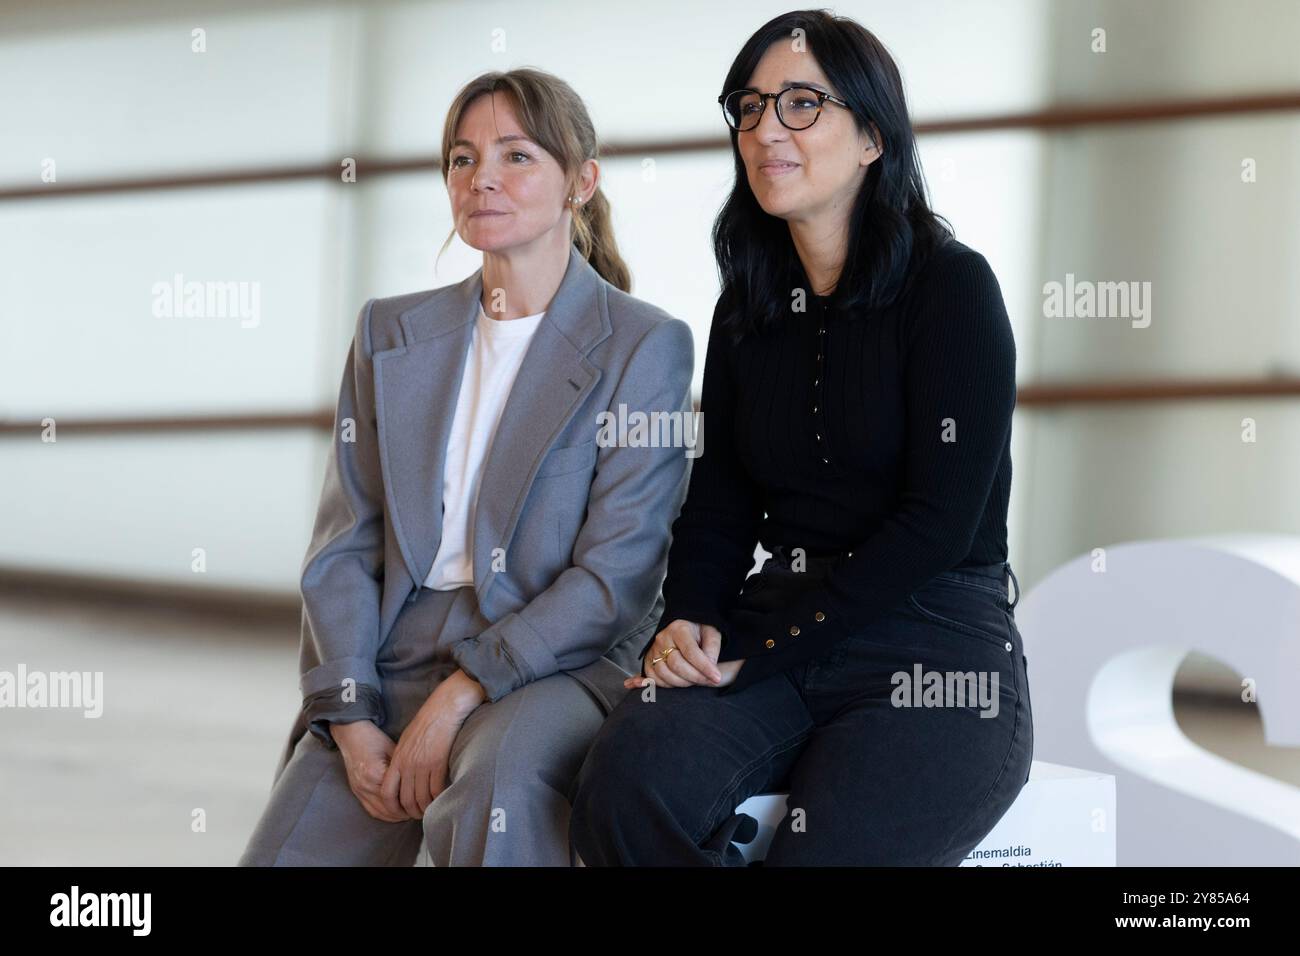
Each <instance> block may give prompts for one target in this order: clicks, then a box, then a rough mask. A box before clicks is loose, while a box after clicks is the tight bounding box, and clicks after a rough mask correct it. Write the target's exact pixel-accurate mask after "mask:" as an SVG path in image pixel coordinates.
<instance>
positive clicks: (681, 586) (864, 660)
mask: <svg viewBox="0 0 1300 956" xmlns="http://www.w3.org/2000/svg"><path fill="white" fill-rule="evenodd" d="M719 102H720V103H721V105H722V112H723V116H724V118H725V119H726V121H727V123H728V124H729V126H730V128H731V142H732V149H733V154H734V159H735V168H736V179H735V185H734V188H733V190H732V192H731V195H730V196H729V197H728V199H727V201H726V203H725V205H724V206H723V208H722V210H721V212H720V213H719V215H718V218H717V222H716V224H715V226H714V245H715V251H716V255H717V260H718V265H719V268H720V272H721V275H722V292H721V295H720V297H719V299H718V302H717V308H716V310H715V313H714V317H713V325H712V329H711V332H710V335H709V342H708V348H707V353H706V357H705V369H704V391H703V396H702V404H701V412H702V427H703V429H704V439H705V440H704V442H703V449H704V452H703V454H702V455H701V457H700V458H699V459H698V460H697V461H696V462H695V464H694V466H693V470H692V475H691V480H690V487H689V492H688V495H687V500H686V502H685V504H684V506H683V508H682V512H681V515H680V516H679V517H678V519H677V520H676V522H675V523H674V525H673V542H672V548H671V551H670V553H669V561H668V571H667V579H666V580H665V583H664V595H665V599H666V606H665V610H664V613H663V615H662V617H661V618H660V621H659V629H658V631H657V633H656V634H655V636H654V638H653V639H652V640H651V641H650V642H649V644H648V645H647V648H646V652H645V653H644V656H643V670H642V675H641V676H640V677H638V678H632V679H630V680H629V682H628V686H629V687H630V688H637V691H636V692H634V693H630V694H628V695H627V697H625V698H624V699H623V700H622V701H621V702H620V704H619V705H618V707H617V708H615V710H614V712H613V714H612V715H611V716H610V718H609V719H608V720H607V721H606V722H605V725H604V726H603V727H602V729H601V732H600V733H599V734H598V735H597V738H596V740H595V742H594V744H593V746H592V749H591V752H590V753H589V754H588V756H587V759H586V761H585V763H584V765H583V768H582V770H581V772H580V774H579V779H578V790H577V794H576V797H575V802H574V808H573V815H572V819H571V826H570V828H571V832H572V834H573V838H574V844H575V847H576V849H577V851H578V853H579V855H580V856H581V858H582V859H583V861H584V862H585V863H586V864H588V865H612V864H666V865H674V864H686V865H689V864H700V865H738V864H741V863H743V858H742V856H741V854H740V852H739V851H738V849H737V848H736V847H735V845H734V843H733V841H735V842H742V843H743V842H747V841H748V840H749V839H750V838H752V837H753V835H754V833H755V827H754V821H753V820H752V819H751V818H749V817H747V816H745V815H743V814H737V813H736V812H735V811H736V807H737V806H738V805H739V804H740V803H741V802H743V801H744V800H745V799H747V798H748V797H750V796H751V795H753V794H756V793H760V792H768V791H788V793H789V796H788V800H787V810H786V815H785V818H784V819H783V820H782V821H781V823H780V825H779V826H778V827H777V831H776V833H775V836H774V837H773V839H772V842H771V846H770V849H769V850H768V853H767V856H766V859H765V863H766V864H767V865H806V864H851V865H869V864H880V865H945V866H951V865H956V864H958V863H960V862H961V861H962V859H963V858H964V857H965V856H966V854H967V853H968V852H969V851H970V850H971V849H972V848H974V847H975V846H976V845H977V844H978V843H979V842H980V840H981V839H983V837H984V836H985V835H986V834H987V833H988V832H989V830H990V829H992V827H993V825H994V824H995V823H997V821H998V819H999V818H1000V817H1002V815H1003V814H1004V813H1005V811H1006V810H1007V808H1008V807H1009V806H1010V805H1011V803H1012V801H1013V800H1014V799H1015V798H1016V796H1017V794H1018V793H1019V791H1020V789H1021V787H1022V786H1023V784H1024V783H1025V781H1026V780H1027V779H1028V775H1029V768H1030V759H1031V755H1032V750H1033V729H1032V722H1031V713H1030V699H1029V687H1028V682H1027V676H1026V669H1027V664H1028V662H1027V659H1026V658H1025V656H1024V649H1023V645H1022V643H1021V638H1020V634H1019V632H1018V630H1017V628H1016V624H1015V621H1014V617H1013V609H1014V606H1015V604H1014V602H1010V601H1009V600H1008V597H1009V582H1008V575H1010V577H1011V581H1014V575H1013V574H1011V566H1010V563H1009V562H1008V560H1007V532H1006V515H1007V503H1008V498H1009V493H1010V486H1011V456H1010V443H1011V417H1012V409H1013V407H1014V404H1015V357H1016V353H1015V343H1014V340H1013V338H1012V330H1011V326H1010V322H1009V320H1008V317H1007V312H1006V308H1005V306H1004V303H1003V300H1002V295H1001V291H1000V289H999V286H998V282H997V280H996V278H995V277H994V275H993V272H992V270H991V269H990V268H989V265H988V263H987V262H986V260H985V259H984V257H983V256H981V255H980V254H979V253H978V252H975V251H974V250H972V249H970V248H968V247H967V246H965V245H963V244H962V243H960V242H958V241H957V240H956V239H955V238H953V236H952V233H951V230H950V229H949V228H948V227H947V226H946V225H945V224H944V223H942V222H941V220H940V219H939V217H938V216H936V215H935V214H934V213H933V212H932V211H931V210H930V208H929V206H928V203H927V200H926V198H925V187H924V183H923V179H922V176H921V171H920V166H919V161H918V159H917V155H916V147H915V143H914V138H913V133H912V127H911V121H910V119H909V117H908V113H907V107H906V103H905V99H904V94H903V88H902V82H901V79H900V77H899V73H898V69H897V67H896V66H895V64H894V62H893V60H892V59H891V58H890V55H889V54H888V52H887V51H886V50H885V48H884V47H883V46H882V45H881V44H880V43H879V42H878V41H877V39H876V38H875V37H874V36H873V35H872V34H871V33H869V32H868V31H867V30H865V29H864V28H863V27H861V26H860V25H859V24H857V23H855V22H854V21H852V20H849V19H844V18H839V17H834V16H831V15H829V14H827V13H825V12H821V11H798V12H793V13H788V14H785V15H783V16H780V17H777V18H775V19H773V20H772V21H770V22H769V23H767V24H765V25H764V26H762V27H761V28H760V29H759V30H758V32H757V33H755V34H754V35H753V36H752V37H751V38H750V39H749V40H748V41H747V42H746V44H745V45H744V47H743V48H742V49H741V51H740V53H739V55H738V56H737V57H736V59H735V62H734V63H733V64H732V66H731V70H730V72H729V73H728V75H727V78H726V81H725V83H724V87H723V93H722V95H721V96H720V97H719ZM758 544H761V545H762V547H763V548H764V549H765V550H766V551H768V552H770V553H771V557H770V558H768V559H767V560H766V561H765V563H764V564H763V565H762V568H761V571H760V572H759V573H757V574H753V575H750V576H748V577H747V576H746V575H747V572H748V571H749V570H750V568H751V565H752V564H753V562H754V554H755V546H756V545H758ZM1016 600H1017V601H1018V600H1019V589H1018V587H1017V597H1016Z"/></svg>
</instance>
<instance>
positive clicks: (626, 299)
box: [240, 69, 693, 866]
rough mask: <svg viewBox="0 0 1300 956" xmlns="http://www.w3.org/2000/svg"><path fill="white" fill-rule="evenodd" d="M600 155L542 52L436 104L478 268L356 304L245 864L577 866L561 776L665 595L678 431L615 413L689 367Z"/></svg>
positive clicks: (680, 401) (677, 382) (673, 412)
mask: <svg viewBox="0 0 1300 956" xmlns="http://www.w3.org/2000/svg"><path fill="white" fill-rule="evenodd" d="M596 155H597V143H596V137H595V134H594V131H593V129H592V124H591V120H590V118H589V116H588V114H587V111H586V108H585V107H584V105H583V104H582V101H581V100H580V99H579V98H578V96H577V94H576V93H574V91H573V90H572V89H571V88H570V87H569V86H568V85H567V84H566V83H564V82H563V81H562V80H559V79H558V78H556V77H554V76H551V75H549V74H546V73H543V72H541V71H537V70H531V69H521V70H512V71H510V72H508V73H488V74H485V75H483V76H480V77H478V78H476V79H475V80H473V81H471V82H470V83H469V84H468V85H467V86H466V87H465V88H464V89H462V90H461V91H460V93H459V94H458V95H457V96H456V98H455V100H454V101H453V103H452V106H451V109H450V111H449V113H448V116H447V119H446V123H445V125H444V129H443V141H442V170H443V177H444V179H445V181H446V184H447V189H448V194H449V196H450V200H451V207H452V213H453V218H454V221H455V231H456V233H457V234H459V235H460V237H461V239H463V240H464V241H465V242H466V243H467V244H469V245H470V246H472V247H474V248H476V249H479V250H481V251H482V253H483V266H482V268H481V269H479V270H478V271H477V272H475V273H474V274H473V275H472V276H470V277H469V278H467V279H465V280H464V281H463V282H460V283H458V284H456V285H451V286H446V287H444V288H440V289H435V290H433V291H432V292H421V293H414V294H410V295H403V296H395V297H392V298H383V299H372V300H371V301H369V302H368V303H366V305H365V307H364V308H362V310H361V313H360V316H359V317H358V321H357V327H356V333H355V337H354V339H353V342H352V347H351V349H350V351H349V353H348V356H347V361H346V365H345V368H344V374H343V383H342V389H341V391H340V394H339V402H338V411H337V419H336V422H335V432H334V438H333V444H332V449H331V454H330V457H329V461H328V464H327V468H326V474H325V483H324V490H323V492H322V495H321V501H320V507H319V511H318V514H317V517H316V523H315V528H314V531H313V535H312V541H311V545H310V547H309V549H308V552H307V555H306V558H305V560H304V563H303V567H302V582H301V591H302V598H303V620H302V645H301V660H300V671H301V681H300V688H301V690H302V694H303V706H302V710H301V712H300V713H299V715H298V720H297V723H296V725H295V726H294V729H293V731H292V733H291V735H290V738H289V741H288V746H287V747H286V749H285V751H284V753H283V755H282V757H281V760H280V765H279V767H278V768H277V771H276V777H275V783H274V787H273V789H272V793H271V798H270V802H269V804H268V806H267V807H266V810H265V811H264V813H263V815H262V818H261V820H260V821H259V823H258V825H257V827H256V829H255V831H254V833H253V834H252V837H251V839H250V840H249V843H248V847H247V849H246V850H245V852H244V855H243V857H242V858H241V860H240V863H241V864H242V865H273V864H280V865H284V864H288V865H312V864H353V865H376V864H391V865H409V864H411V863H412V862H415V861H416V860H417V856H418V857H419V862H431V863H433V864H434V865H439V866H447V865H480V864H510V865H536V864H541V865H568V864H569V863H571V862H572V856H571V853H570V845H569V840H568V816H569V799H570V796H571V787H572V784H573V780H574V777H575V775H576V773H577V770H578V768H579V766H580V765H581V763H582V760H583V757H584V755H585V753H586V750H587V747H588V745H589V743H590V741H591V739H592V737H593V736H594V735H595V733H596V731H597V730H598V729H599V727H600V725H601V723H602V721H603V720H604V718H605V716H606V715H607V714H608V713H609V712H610V711H611V710H612V709H613V707H614V705H615V704H617V702H618V700H619V699H620V698H621V697H622V696H623V695H624V693H626V689H625V688H624V686H623V681H624V679H625V678H626V677H627V676H628V675H629V674H631V673H634V672H636V670H637V669H638V663H637V658H638V654H639V651H640V648H641V645H642V644H644V643H645V641H646V640H648V639H649V638H650V637H651V636H653V634H654V632H655V626H656V622H657V621H658V619H659V615H660V614H661V613H662V612H663V599H662V597H661V596H660V583H661V581H662V579H663V573H664V568H665V563H666V559H667V550H668V540H669V529H670V526H671V523H672V521H673V519H674V518H675V517H676V515H677V512H678V509H679V508H680V506H681V503H682V500H683V498H684V496H685V491H686V482H687V478H688V465H687V461H688V459H687V454H686V452H685V450H684V449H683V448H682V447H680V445H681V441H680V440H678V441H677V442H676V445H677V446H678V447H674V442H673V441H659V440H657V439H658V437H659V436H657V435H652V436H650V439H652V440H643V439H645V437H646V436H644V434H643V435H641V436H639V439H641V440H638V436H636V435H635V434H634V435H633V436H632V439H633V440H627V439H628V436H627V435H625V434H622V433H613V434H611V430H610V428H609V425H610V423H611V422H613V421H617V422H620V423H623V422H627V421H630V420H635V417H636V416H637V414H638V413H640V414H643V415H646V416H654V417H653V418H652V419H651V420H652V421H657V422H673V421H675V420H677V419H683V418H686V417H687V416H689V415H690V413H691V411H690V409H691V406H690V380H691V372H692V365H693V347H692V339H691V334H690V330H689V328H688V327H687V326H686V324H685V323H683V322H681V321H679V320H677V319H674V318H672V317H671V316H669V315H667V314H666V313H665V312H663V311H662V310H660V309H657V308H655V307H654V306H652V305H649V304H647V303H644V302H641V301H639V300H637V299H634V298H632V297H631V296H630V295H628V294H627V292H628V289H629V287H630V280H629V274H628V270H627V267H626V266H625V265H624V263H623V261H622V259H621V258H620V257H619V254H618V251H617V248H616V246H615V243H614V237H613V235H612V231H611V227H610V217H609V206H608V203H607V202H606V199H605V197H604V195H603V194H602V192H601V190H600V188H599V185H598V179H599V167H598V163H597V160H596ZM450 238H451V237H450V236H449V237H448V241H450ZM444 248H445V246H444ZM656 413H657V414H656ZM691 433H692V432H689V431H687V430H686V428H685V427H683V428H682V430H681V431H680V432H674V433H673V435H674V436H676V437H678V438H679V439H680V436H682V435H689V434H691Z"/></svg>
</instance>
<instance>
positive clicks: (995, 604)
mask: <svg viewBox="0 0 1300 956" xmlns="http://www.w3.org/2000/svg"><path fill="white" fill-rule="evenodd" d="M1005 603H1006V597H1005V595H1000V593H999V592H998V590H997V589H996V588H993V587H985V586H983V585H978V584H970V583H968V582H966V581H958V580H956V579H953V578H947V577H944V576H943V575H940V576H938V577H936V578H933V579H931V580H930V581H929V582H927V583H926V584H925V585H923V586H922V587H920V588H918V589H917V590H915V591H913V592H912V594H911V595H909V596H908V599H907V604H908V606H910V607H911V608H912V610H913V611H915V612H916V613H917V614H919V615H921V616H922V617H923V618H925V619H926V620H927V621H929V622H930V623H932V624H935V625H937V626H939V627H942V628H946V629H947V630H950V631H955V632H957V633H960V634H964V635H967V636H969V637H975V638H979V639H980V640H982V641H986V642H988V643H990V644H993V645H996V646H997V647H999V648H1001V649H1003V650H1011V649H1012V647H1013V646H1014V644H1013V640H1012V630H1011V623H1010V621H1009V619H1008V616H1007V612H1006V611H1005V610H1003V605H1004V604H1005Z"/></svg>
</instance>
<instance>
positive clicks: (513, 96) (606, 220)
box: [439, 67, 632, 292]
mask: <svg viewBox="0 0 1300 956" xmlns="http://www.w3.org/2000/svg"><path fill="white" fill-rule="evenodd" d="M492 93H503V94H505V96H506V97H507V98H509V100H510V101H511V104H512V105H513V106H514V108H515V112H516V113H517V114H518V116H519V125H520V126H522V127H523V130H524V132H525V133H527V134H528V138H529V139H531V140H532V141H533V142H535V143H536V144H537V145H538V146H540V147H542V149H544V150H546V151H547V152H548V153H550V154H551V155H552V156H554V157H555V159H556V161H557V162H558V163H559V164H560V168H561V169H563V170H564V174H565V180H566V182H565V193H564V195H565V196H571V195H572V194H573V193H574V191H575V190H576V188H577V182H578V174H579V170H580V167H581V166H582V164H583V162H585V161H586V160H588V159H597V158H598V157H599V155H600V142H599V140H598V139H597V137H596V129H595V127H594V126H593V125H592V123H591V116H590V114H588V112H587V106H586V104H585V103H583V102H582V97H580V96H578V94H577V93H576V92H575V91H574V89H573V87H571V86H570V85H569V84H568V83H566V82H564V80H562V79H560V78H559V77H558V76H555V75H554V74H552V73H547V72H546V71H545V70H538V69H535V68H533V67H520V68H518V69H515V70H509V71H506V72H501V71H499V70H494V71H492V72H490V73H484V74H482V75H480V76H476V77H474V79H472V80H470V81H469V82H468V83H466V84H465V85H464V86H463V87H461V89H460V91H459V92H458V93H457V94H456V97H455V99H453V100H452V103H451V107H450V108H449V109H448V110H447V118H446V119H445V120H444V121H443V126H442V178H443V181H444V182H445V181H446V179H447V171H448V169H449V168H450V166H451V144H452V141H453V140H454V139H455V138H456V129H457V127H459V126H460V120H461V117H462V116H464V115H465V111H466V110H468V109H469V108H470V106H471V105H472V104H473V103H474V101H475V100H477V99H478V98H479V97H480V96H488V95H490V94H492ZM455 235H456V230H455V229H453V230H452V231H451V232H450V233H449V234H448V235H447V240H446V242H444V243H443V244H442V249H443V250H446V248H447V246H448V245H449V244H450V243H451V240H452V239H453V238H454V237H455ZM572 236H573V244H574V245H575V246H577V247H578V251H579V252H580V253H582V256H583V258H584V259H586V260H587V261H588V262H590V263H591V265H592V267H593V268H594V269H595V270H596V272H597V273H599V274H600V277H601V278H602V279H604V280H605V281H606V282H608V283H609V284H610V285H612V286H614V287H615V288H618V289H621V290H622V291H624V292H630V291H631V289H632V272H631V270H630V269H628V267H627V263H626V262H624V261H623V257H622V256H621V255H620V254H619V251H618V243H616V242H615V241H614V224H613V222H612V221H611V219H610V207H609V200H608V199H607V198H605V192H604V190H602V189H601V188H600V187H599V186H597V187H596V191H595V192H594V193H592V194H591V199H589V200H587V202H585V203H583V204H582V205H581V206H579V207H578V208H577V211H576V212H574V214H573V229H572ZM439 255H441V251H440V252H439Z"/></svg>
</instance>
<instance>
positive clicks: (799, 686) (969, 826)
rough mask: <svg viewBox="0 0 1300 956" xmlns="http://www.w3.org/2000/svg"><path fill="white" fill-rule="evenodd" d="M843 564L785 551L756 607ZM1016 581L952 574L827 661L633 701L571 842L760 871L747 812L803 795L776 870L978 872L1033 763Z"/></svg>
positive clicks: (1004, 568)
mask: <svg viewBox="0 0 1300 956" xmlns="http://www.w3.org/2000/svg"><path fill="white" fill-rule="evenodd" d="M833 565H834V562H833V561H831V560H827V561H825V562H821V563H817V562H810V563H809V566H808V568H807V569H806V570H804V571H799V572H796V571H792V570H791V569H790V568H789V561H788V558H787V557H786V556H785V555H784V554H783V553H781V552H780V551H778V553H777V554H775V555H774V557H773V558H771V559H769V560H768V561H767V562H766V563H765V565H764V567H763V570H762V572H761V573H760V574H757V575H753V576H751V577H750V578H749V579H748V580H747V581H746V583H745V588H744V590H743V591H742V595H741V598H740V601H741V603H742V605H748V606H752V607H754V608H755V609H757V610H766V609H768V608H770V607H773V606H776V605H777V603H778V602H780V601H781V600H784V599H788V595H789V593H790V590H791V589H797V588H799V587H807V586H808V585H809V583H810V582H811V581H813V580H814V579H819V578H820V577H822V576H824V575H825V573H827V572H828V571H829V569H830V568H831V567H833ZM1008 574H1011V579H1012V580H1013V581H1014V580H1015V575H1014V573H1012V572H1011V566H1010V564H995V565H987V566H982V567H965V568H960V569H956V570H952V571H948V572H945V573H943V574H940V575H939V576H937V577H936V578H934V579H932V580H931V581H930V582H928V583H927V584H926V585H924V586H923V587H921V588H920V589H919V590H917V591H916V592H914V593H913V594H912V595H911V597H909V598H908V599H907V600H906V601H904V602H903V603H902V604H901V605H900V606H898V607H897V608H895V609H894V610H893V611H892V612H890V613H889V614H887V615H886V616H884V617H883V618H881V619H879V620H877V621H876V622H875V623H874V624H872V625H871V626H869V627H867V628H864V629H863V630H862V631H861V632H860V633H856V634H853V635H851V636H849V637H848V638H846V639H844V640H842V641H840V642H839V643H837V644H836V645H834V646H833V647H832V648H831V649H830V650H829V651H828V652H827V653H826V654H824V655H823V656H821V657H819V658H817V659H814V660H812V661H809V662H807V663H806V664H803V665H800V666H796V667H794V668H792V669H791V670H788V671H785V672H783V673H780V674H775V675H773V676H771V677H769V678H766V679H764V680H761V681H758V682H756V683H754V684H752V685H751V686H749V687H746V688H745V689H744V690H742V691H738V692H736V693H734V694H729V695H727V696H719V693H718V690H717V689H715V688H712V687H707V686H693V687H682V688H673V687H656V688H654V699H653V700H652V701H647V700H645V699H644V693H645V692H643V691H639V690H638V691H631V692H629V693H628V694H627V696H626V697H625V698H623V700H622V701H621V702H620V703H619V705H618V706H617V707H616V708H615V709H614V712H613V713H612V714H610V716H609V718H608V719H607V720H606V721H605V724H604V726H603V727H602V729H601V731H600V733H599V734H597V736H596V739H595V741H594V742H593V744H592V747H591V750H590V752H589V753H588V755H587V758H586V761H585V763H584V764H583V767H582V769H581V771H580V772H579V774H578V779H577V784H576V792H575V795H574V800H573V812H572V816H571V819H570V833H571V835H572V838H573V842H574V847H575V849H576V850H577V851H578V853H579V855H581V857H582V859H583V862H584V863H586V864H587V865H588V866H601V865H605V866H610V865H668V866H674V865H705V866H708V865H713V866H740V865H744V859H743V857H742V856H741V854H740V851H739V850H738V849H737V848H736V846H735V845H734V843H733V840H736V841H739V842H747V840H748V839H751V838H752V835H753V833H754V832H755V825H754V821H753V819H752V818H750V817H748V816H746V815H744V814H737V813H736V812H735V810H736V807H737V806H738V805H739V804H740V803H742V802H744V801H745V800H746V799H748V798H749V797H750V796H752V795H754V794H756V793H762V792H769V791H774V790H776V791H788V792H789V798H788V801H787V810H786V816H785V818H784V819H783V820H782V821H781V824H780V826H779V827H778V828H777V831H776V835H775V836H774V838H773V840H772V845H771V847H770V849H769V851H768V854H767V856H766V858H765V860H764V865H766V866H778V865H880V866H908V865H911V866H956V865H957V864H959V863H961V861H962V860H963V859H964V858H965V856H966V854H967V853H968V852H970V850H972V849H973V848H974V847H975V846H977V845H978V844H979V842H980V841H981V840H982V839H983V838H984V837H985V835H987V834H988V832H989V831H990V830H991V829H992V828H993V826H994V824H996V823H997V822H998V820H999V819H1001V817H1002V815H1003V814H1004V813H1005V812H1006V810H1007V808H1008V807H1010V806H1011V804H1012V802H1013V801H1014V800H1015V798H1016V796H1017V795H1018V794H1019V793H1020V790H1021V787H1023V786H1024V784H1025V781H1026V780H1028V778H1029V767H1030V762H1031V759H1032V756H1033V740H1034V737H1033V717H1032V712H1031V709H1030V698H1029V684H1028V676H1027V668H1028V660H1027V659H1026V657H1025V654H1024V646H1023V644H1022V643H1021V639H1020V632H1019V631H1018V630H1017V628H1016V624H1015V618H1014V609H1015V605H1016V603H1018V602H1019V599H1020V595H1019V583H1018V582H1016V598H1015V600H1014V601H1010V602H1009V601H1008V599H1007V591H1008V588H1007V575H1008ZM936 680H937V681H939V682H940V683H939V685H938V686H937V687H936V686H935V682H936Z"/></svg>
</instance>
